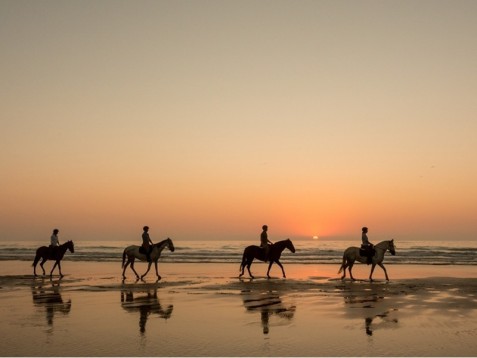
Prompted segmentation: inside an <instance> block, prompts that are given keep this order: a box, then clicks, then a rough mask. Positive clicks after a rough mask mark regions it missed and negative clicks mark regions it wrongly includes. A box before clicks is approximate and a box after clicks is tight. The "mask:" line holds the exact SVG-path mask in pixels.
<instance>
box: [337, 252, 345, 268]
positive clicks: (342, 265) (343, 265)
mask: <svg viewBox="0 0 477 358" xmlns="http://www.w3.org/2000/svg"><path fill="white" fill-rule="evenodd" d="M345 264H346V255H345V254H343V263H342V264H341V267H340V269H339V271H338V273H341V271H343V268H344V267H345Z"/></svg>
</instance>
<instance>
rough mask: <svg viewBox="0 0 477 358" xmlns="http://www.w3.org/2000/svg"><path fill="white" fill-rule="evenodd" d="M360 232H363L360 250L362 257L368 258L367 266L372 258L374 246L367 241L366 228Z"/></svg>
mask: <svg viewBox="0 0 477 358" xmlns="http://www.w3.org/2000/svg"><path fill="white" fill-rule="evenodd" d="M361 231H362V232H363V233H362V234H361V241H362V244H361V249H362V250H363V252H364V255H363V256H366V257H367V258H368V261H367V264H368V265H369V264H370V263H371V262H372V260H373V256H374V254H375V250H374V245H373V244H372V243H370V242H369V240H368V235H367V234H368V228H367V227H366V226H365V227H363V228H362V229H361Z"/></svg>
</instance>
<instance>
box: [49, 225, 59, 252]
mask: <svg viewBox="0 0 477 358" xmlns="http://www.w3.org/2000/svg"><path fill="white" fill-rule="evenodd" d="M59 232H60V230H58V229H54V230H53V234H51V237H50V254H51V256H52V257H55V258H56V254H57V252H58V246H60V242H59V240H58V233H59Z"/></svg>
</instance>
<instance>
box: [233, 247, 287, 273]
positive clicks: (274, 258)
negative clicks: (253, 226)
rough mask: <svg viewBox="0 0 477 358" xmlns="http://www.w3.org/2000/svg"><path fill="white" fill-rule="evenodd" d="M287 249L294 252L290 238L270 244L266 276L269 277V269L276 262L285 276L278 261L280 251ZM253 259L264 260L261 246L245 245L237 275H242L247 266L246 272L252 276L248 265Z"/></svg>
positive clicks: (250, 264)
mask: <svg viewBox="0 0 477 358" xmlns="http://www.w3.org/2000/svg"><path fill="white" fill-rule="evenodd" d="M285 249H288V250H290V251H291V252H293V253H295V246H293V243H292V242H291V240H290V239H286V240H283V241H277V242H276V243H274V244H273V245H271V246H270V251H269V253H268V261H270V264H269V265H268V271H267V277H268V278H270V269H271V268H272V265H273V263H276V264H277V265H278V266H280V268H281V269H282V273H283V277H284V278H286V276H285V270H284V269H283V265H282V264H281V263H280V256H281V255H282V251H283V250H285ZM254 259H257V260H260V261H265V252H264V250H263V248H261V247H260V246H256V245H251V246H247V247H246V248H245V250H244V251H243V256H242V263H241V264H240V271H241V273H240V275H239V277H242V276H243V272H244V270H245V267H247V270H248V274H249V275H250V277H251V278H254V277H253V275H252V273H251V272H250V266H252V262H253V260H254Z"/></svg>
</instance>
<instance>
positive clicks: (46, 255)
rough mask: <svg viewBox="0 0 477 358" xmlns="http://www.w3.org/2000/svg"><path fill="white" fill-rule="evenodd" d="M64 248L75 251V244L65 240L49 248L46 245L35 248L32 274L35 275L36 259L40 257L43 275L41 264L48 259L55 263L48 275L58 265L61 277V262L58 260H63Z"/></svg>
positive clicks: (51, 273) (38, 259)
mask: <svg viewBox="0 0 477 358" xmlns="http://www.w3.org/2000/svg"><path fill="white" fill-rule="evenodd" d="M66 250H70V252H71V253H74V252H75V245H74V244H73V241H67V242H65V243H64V244H62V245H60V246H57V247H54V248H51V247H48V246H41V247H39V248H38V249H37V250H36V255H35V260H34V261H33V265H32V266H33V274H34V275H35V276H36V265H37V264H38V261H40V259H41V260H42V261H41V262H40V267H41V269H42V270H43V275H45V268H44V267H43V264H44V263H45V262H46V261H48V260H55V264H54V265H53V268H52V269H51V272H50V276H52V275H53V271H54V269H55V267H56V266H58V271H59V272H60V277H63V274H62V273H61V264H60V261H61V260H63V256H65V252H66Z"/></svg>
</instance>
